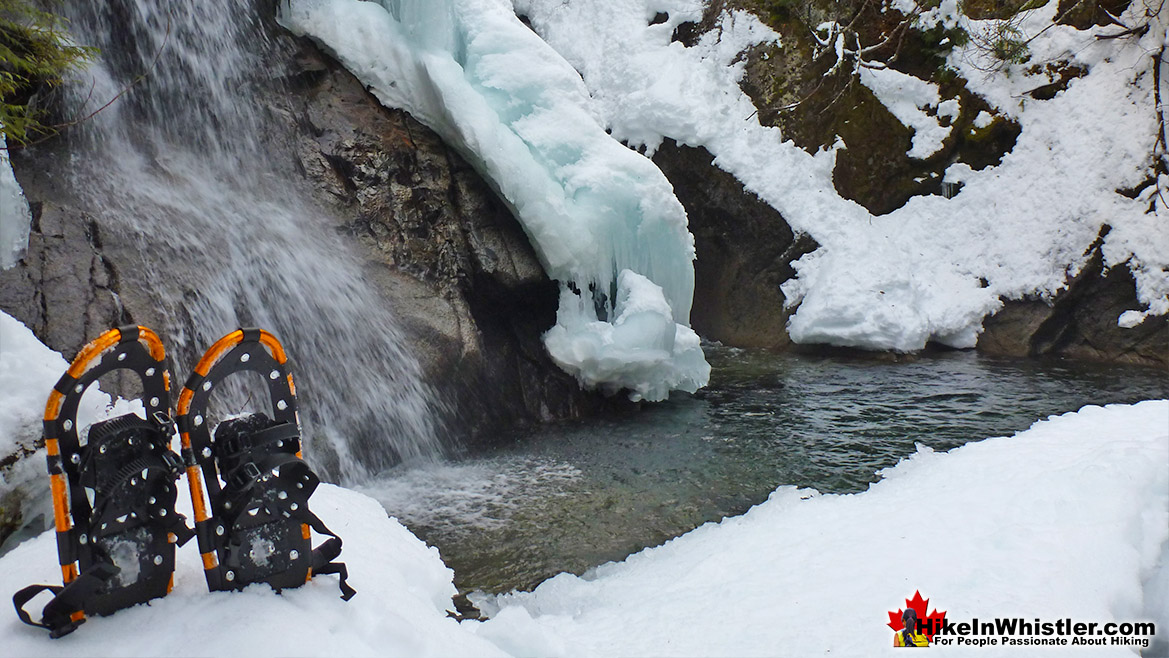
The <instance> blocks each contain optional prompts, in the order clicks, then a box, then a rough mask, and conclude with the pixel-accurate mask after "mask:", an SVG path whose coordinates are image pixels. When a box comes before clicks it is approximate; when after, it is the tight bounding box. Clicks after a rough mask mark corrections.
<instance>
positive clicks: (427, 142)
mask: <svg viewBox="0 0 1169 658" xmlns="http://www.w3.org/2000/svg"><path fill="white" fill-rule="evenodd" d="M297 47H298V49H299V50H298V52H297V55H296V56H295V58H294V61H295V66H294V68H293V71H292V72H291V77H290V80H289V87H290V89H291V93H290V94H289V98H290V100H291V104H292V105H291V107H290V110H291V114H292V116H295V117H298V123H299V135H300V141H299V146H298V149H297V152H298V156H299V159H300V165H301V168H302V169H303V170H304V172H305V175H306V184H308V185H311V186H312V187H313V189H314V191H315V193H316V196H317V197H318V199H319V200H320V201H321V202H322V204H325V205H327V206H330V207H332V208H333V209H335V215H336V216H337V217H338V218H340V224H339V225H338V228H339V230H341V231H343V232H344V233H345V234H347V235H350V236H352V237H353V238H354V242H355V244H356V246H357V248H358V250H359V251H360V253H362V254H363V255H364V256H365V258H366V259H367V262H368V263H369V266H368V268H367V269H368V270H369V272H370V273H371V275H372V277H373V280H374V281H375V282H376V283H378V284H379V286H380V288H381V290H382V291H383V293H384V294H385V295H386V297H387V298H388V299H390V300H391V303H392V304H393V308H394V309H395V311H396V312H397V314H398V316H399V318H400V319H401V320H402V321H403V322H404V323H405V329H406V331H407V333H409V334H410V336H411V340H412V344H413V345H414V346H415V347H416V350H417V352H418V354H419V356H420V358H421V360H422V361H423V365H424V369H425V370H426V372H427V373H428V374H429V377H430V379H431V382H432V384H433V385H434V386H435V387H436V388H438V389H440V390H445V391H446V393H447V395H448V400H449V401H450V402H451V403H452V406H453V407H454V409H455V416H456V417H457V419H458V425H459V426H460V427H461V428H462V429H463V430H465V431H467V432H469V434H470V435H471V436H473V437H474V436H480V435H483V434H485V433H486V431H487V430H490V429H491V428H495V427H498V426H499V425H500V424H507V423H514V422H523V421H527V420H552V419H557V418H566V417H573V416H577V415H580V414H582V413H585V412H587V411H588V410H590V409H595V408H597V407H599V406H604V405H608V404H620V403H618V402H615V401H614V402H606V401H602V400H601V398H600V397H599V396H597V395H595V394H591V393H584V392H582V391H581V390H580V387H579V386H578V385H577V384H576V382H575V380H573V379H572V378H571V377H569V376H568V375H566V374H564V373H563V372H562V371H561V370H559V369H558V368H557V367H556V366H555V365H554V364H553V363H552V362H551V360H550V359H549V358H548V356H547V354H546V352H545V351H544V347H543V345H542V343H541V341H540V336H541V334H542V333H543V332H544V331H546V330H547V329H548V328H549V327H551V326H552V325H553V324H555V319H556V305H557V296H558V288H557V286H556V285H555V284H554V283H553V282H552V281H550V280H549V279H548V277H547V276H546V275H545V274H544V270H543V267H542V266H541V265H540V263H539V261H538V259H537V257H536V254H535V251H534V250H533V249H532V247H531V245H530V244H529V242H528V239H527V237H526V236H525V235H524V232H523V229H522V228H521V226H520V225H519V223H518V222H517V221H516V220H515V218H514V217H512V215H511V213H510V212H509V211H508V209H507V208H506V207H504V205H503V204H502V203H501V202H500V201H499V200H498V198H497V197H496V195H495V193H494V192H493V191H492V190H491V189H490V188H489V187H488V186H487V184H486V183H485V182H484V181H483V179H482V178H480V177H479V175H478V174H477V173H475V171H474V170H473V169H472V168H471V167H470V165H469V164H467V163H466V161H464V160H463V159H462V158H461V157H460V156H459V155H458V154H456V153H455V152H453V151H452V150H450V149H449V148H447V147H446V146H445V145H444V144H443V143H442V141H441V140H440V139H439V138H438V136H437V135H435V134H434V133H433V132H431V131H430V130H429V129H428V128H426V127H425V126H423V125H422V124H420V123H418V122H417V121H415V120H414V119H412V118H411V117H410V116H409V115H408V114H406V113H405V112H401V111H396V110H387V109H385V108H383V107H382V106H381V105H380V104H379V103H378V102H377V100H376V99H375V98H374V97H373V96H372V95H370V94H369V93H368V92H367V91H366V90H365V89H364V88H363V87H362V86H361V84H360V82H358V80H357V79H356V78H354V77H353V76H352V75H350V74H349V73H348V72H347V71H345V70H344V69H343V68H342V67H341V66H340V65H339V64H337V63H335V62H334V61H332V60H331V59H329V58H327V57H325V56H323V55H322V54H321V53H320V52H319V51H318V50H317V49H316V48H315V46H313V45H311V44H310V43H308V42H307V41H302V42H297Z"/></svg>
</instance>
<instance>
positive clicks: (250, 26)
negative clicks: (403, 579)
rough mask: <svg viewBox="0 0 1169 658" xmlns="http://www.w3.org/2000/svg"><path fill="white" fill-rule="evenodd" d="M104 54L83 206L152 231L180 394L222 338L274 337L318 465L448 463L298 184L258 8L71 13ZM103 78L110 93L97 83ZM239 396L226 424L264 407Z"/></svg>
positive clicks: (148, 267)
mask: <svg viewBox="0 0 1169 658" xmlns="http://www.w3.org/2000/svg"><path fill="white" fill-rule="evenodd" d="M70 4H72V5H74V6H73V7H71V8H69V9H68V10H67V11H68V12H69V14H70V15H69V19H70V21H71V23H70V29H71V31H72V33H73V34H74V36H75V38H76V40H77V41H78V42H80V43H83V44H86V45H93V46H97V47H98V48H100V50H101V55H100V56H99V60H98V61H97V62H96V63H95V64H94V65H93V66H91V67H90V69H89V70H87V71H86V72H85V73H86V75H85V76H83V77H84V78H86V79H85V80H84V82H82V83H78V84H76V85H75V86H74V87H73V88H72V89H71V94H72V95H73V96H75V97H76V101H75V103H74V105H75V106H80V105H81V104H82V103H83V102H84V101H85V99H86V98H89V103H88V106H89V108H90V109H92V108H93V107H95V106H98V105H100V104H102V103H104V102H105V101H106V100H108V99H109V98H112V97H114V96H115V95H117V94H118V93H119V91H121V90H125V89H126V88H127V86H128V85H130V84H131V83H132V81H133V80H134V79H135V78H136V77H138V76H141V75H143V74H146V76H145V77H144V78H143V79H142V80H141V81H140V82H139V83H137V84H134V85H133V86H131V87H129V89H128V91H126V93H125V94H124V95H123V96H122V98H121V99H119V101H118V102H116V103H114V104H113V105H111V106H110V107H108V108H107V109H105V110H103V111H102V112H100V113H99V114H98V115H97V116H95V117H94V118H93V119H92V120H90V121H87V122H85V123H83V124H82V125H81V126H79V127H77V128H74V129H72V130H71V132H70V138H71V139H72V140H73V146H74V148H73V153H74V154H75V157H73V158H72V160H71V162H70V164H69V169H70V170H69V172H68V176H69V178H70V180H71V187H73V188H74V189H75V190H77V194H78V195H80V197H81V201H82V203H83V206H84V207H86V208H87V209H88V210H89V212H91V213H93V214H95V215H96V216H98V217H99V218H100V219H101V222H102V223H103V224H105V225H110V226H115V227H117V228H118V229H119V230H120V232H121V233H124V234H126V235H132V236H134V239H136V240H137V245H136V246H137V248H138V251H139V252H140V253H141V262H140V263H138V264H137V265H138V266H139V267H140V268H141V273H140V274H139V273H136V274H135V277H136V279H138V280H143V281H146V282H147V285H149V287H150V289H151V294H152V295H156V296H157V297H158V302H157V303H158V304H159V305H160V307H161V308H160V309H159V310H160V312H161V314H162V316H163V317H164V318H165V320H164V322H165V324H166V326H163V327H158V329H159V330H160V331H161V332H162V333H163V335H164V336H165V337H167V338H168V339H169V344H168V349H169V350H170V351H171V353H172V354H174V356H175V358H174V370H175V372H174V373H173V374H174V375H175V376H176V381H177V382H181V381H183V378H185V376H186V375H187V373H188V372H189V371H190V368H191V367H192V365H193V363H194V361H195V360H196V359H197V358H198V356H199V355H200V354H201V353H202V350H204V349H206V348H207V347H208V346H210V344H211V343H212V342H214V341H215V340H216V339H218V338H219V337H220V336H221V335H223V334H225V333H227V332H228V331H231V330H233V329H235V328H236V327H239V326H249V325H255V326H260V327H264V328H268V329H269V330H271V331H273V332H274V333H275V334H276V335H277V336H278V337H280V338H281V340H282V341H283V342H284V344H285V346H286V347H287V348H288V351H289V353H290V355H291V356H292V358H293V360H294V364H295V366H294V367H295V368H296V373H297V376H298V383H299V384H300V386H298V389H299V390H300V393H301V423H302V428H303V430H304V433H305V436H306V437H307V441H306V445H307V448H308V450H309V452H310V456H311V457H312V458H314V460H316V461H317V463H319V465H320V466H319V467H320V468H321V469H322V470H323V471H324V472H325V473H326V474H327V475H328V476H330V477H332V478H334V479H341V480H345V481H353V480H355V479H360V478H361V477H362V476H364V475H368V474H371V473H376V472H377V471H379V470H382V469H384V468H387V467H389V466H391V465H393V464H395V463H397V462H398V461H399V460H402V461H417V460H426V459H432V458H434V457H436V456H437V455H439V453H440V452H441V446H440V441H439V439H438V438H437V437H438V434H439V432H438V428H437V424H438V423H439V421H437V420H436V419H435V417H436V411H437V410H438V403H437V402H436V401H435V399H434V397H433V395H432V394H431V392H430V391H429V389H428V387H427V386H426V385H425V384H424V383H423V382H422V379H421V369H420V367H419V365H418V362H417V360H416V359H415V358H414V357H413V356H412V355H411V354H410V353H409V351H408V350H407V348H406V347H405V346H404V342H403V338H402V334H401V332H400V331H399V330H398V329H397V328H396V323H395V319H394V317H393V314H392V313H391V312H390V311H389V310H387V309H386V308H384V303H383V302H382V300H381V299H380V298H379V296H378V295H377V293H376V292H375V291H374V290H373V289H372V288H371V287H370V285H369V284H368V283H366V282H365V280H364V278H363V273H362V270H361V266H360V264H359V262H358V260H357V259H356V257H355V256H353V255H351V254H350V253H349V251H348V250H347V248H346V245H345V244H343V243H342V241H341V239H340V238H339V236H338V235H337V232H336V228H335V226H333V225H332V224H330V221H329V217H328V215H327V211H325V210H323V209H321V208H319V207H316V206H315V205H314V203H313V202H312V201H311V200H310V199H309V195H308V193H307V192H305V191H303V190H300V189H297V184H296V182H295V181H296V180H298V177H297V174H296V170H295V164H294V163H295V154H294V152H293V148H292V144H291V143H292V139H291V138H292V135H288V134H283V133H284V131H283V129H282V128H281V126H283V125H285V124H284V123H281V122H278V121H273V120H272V118H271V116H272V113H273V112H274V111H276V110H273V109H272V108H271V107H269V103H268V100H267V99H271V98H275V97H276V96H275V95H276V94H278V93H280V91H281V89H280V82H279V81H278V79H277V77H278V76H275V75H273V74H271V73H270V72H269V71H270V69H271V68H272V63H273V62H281V61H286V60H284V59H282V56H283V54H282V53H281V52H280V47H279V45H278V44H276V43H274V41H273V40H272V39H271V37H270V36H269V35H268V33H267V29H266V27H265V25H263V24H262V21H261V18H260V9H259V8H258V7H257V6H256V5H255V4H253V3H252V2H250V1H247V0H234V1H233V0H200V1H199V2H180V1H178V0H103V1H102V2H85V3H70ZM90 75H92V80H90V79H88V78H89V76H90ZM244 395H245V392H243V391H235V394H234V398H233V399H229V400H226V401H225V404H224V407H225V408H224V409H223V410H222V413H230V412H232V411H241V410H243V409H245V408H247V407H246V406H245V405H246V398H245V397H243V396H244Z"/></svg>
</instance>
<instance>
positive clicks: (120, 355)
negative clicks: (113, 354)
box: [118, 352, 126, 361]
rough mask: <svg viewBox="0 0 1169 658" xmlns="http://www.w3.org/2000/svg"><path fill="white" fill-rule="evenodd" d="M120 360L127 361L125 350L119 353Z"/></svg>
mask: <svg viewBox="0 0 1169 658" xmlns="http://www.w3.org/2000/svg"><path fill="white" fill-rule="evenodd" d="M118 360H119V361H125V360H126V353H125V352H122V353H121V354H119V355H118Z"/></svg>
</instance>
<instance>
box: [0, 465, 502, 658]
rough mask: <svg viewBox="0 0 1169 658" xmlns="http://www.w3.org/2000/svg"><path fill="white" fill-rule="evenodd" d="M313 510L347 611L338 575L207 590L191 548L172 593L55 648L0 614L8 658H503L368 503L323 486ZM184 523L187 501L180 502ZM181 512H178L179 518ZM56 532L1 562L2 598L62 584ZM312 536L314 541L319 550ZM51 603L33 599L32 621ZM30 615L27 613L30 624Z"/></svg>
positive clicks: (425, 552) (430, 559) (442, 578)
mask: <svg viewBox="0 0 1169 658" xmlns="http://www.w3.org/2000/svg"><path fill="white" fill-rule="evenodd" d="M311 503H312V509H313V512H314V513H316V514H317V515H318V516H320V517H321V519H322V520H323V521H324V522H325V524H326V525H328V526H329V528H330V529H332V530H333V531H335V532H336V533H337V534H338V535H340V536H341V537H342V539H343V540H344V542H345V545H344V548H343V550H342V553H341V557H340V559H341V561H343V562H345V563H346V565H347V566H348V569H349V574H350V580H349V582H350V583H351V584H352V585H353V586H354V589H356V590H357V596H355V597H354V598H353V599H351V600H350V601H348V602H345V601H342V600H341V599H340V597H339V592H338V589H337V580H336V577H335V576H330V575H325V576H319V577H317V578H314V579H313V580H312V581H311V582H309V583H308V584H306V585H304V586H302V587H300V588H297V589H294V590H286V591H285V592H284V593H282V594H276V593H275V592H273V591H272V589H271V588H269V587H268V586H267V585H253V586H251V587H249V588H247V589H245V590H243V591H242V592H215V593H211V592H208V591H207V584H206V581H205V580H204V578H203V571H202V568H201V567H202V562H201V561H200V559H199V551H198V547H197V546H196V542H195V541H194V540H192V541H191V542H190V543H188V544H187V545H185V546H182V547H180V548H179V549H178V554H177V557H176V563H177V564H176V570H175V585H174V589H173V590H172V591H171V593H170V594H169V595H167V596H166V597H164V598H162V599H157V600H155V601H152V602H151V603H150V604H149V605H139V606H135V607H133V608H128V609H125V610H120V611H118V612H117V613H116V614H114V615H111V616H109V617H95V618H91V619H89V620H87V621H86V623H85V624H84V625H83V626H82V627H81V628H79V629H78V630H77V631H76V632H74V633H73V634H71V635H69V636H67V637H65V638H63V639H60V640H51V639H49V634H48V633H47V632H45V631H44V630H42V629H39V628H32V627H30V626H25V625H24V624H22V623H21V622H20V620H19V619H17V618H16V615H15V614H14V613H12V612H11V610H10V611H9V612H7V613H5V614H3V615H0V636H3V637H4V642H3V643H2V644H0V655H3V656H32V655H37V656H176V655H179V656H181V655H191V654H192V653H195V654H198V655H217V656H276V655H297V656H335V655H345V656H501V655H506V654H504V653H503V652H502V651H500V650H499V649H498V648H497V647H496V646H494V645H493V644H492V643H491V642H489V641H487V640H484V639H481V638H477V637H475V636H474V635H473V634H472V633H470V632H469V631H468V630H466V629H465V628H462V627H460V625H459V623H458V622H456V621H455V620H453V619H449V618H447V617H446V610H447V609H451V608H453V606H452V604H451V596H453V595H454V594H455V588H454V585H453V584H452V580H451V579H452V572H451V571H450V569H448V568H447V567H446V566H445V565H444V564H443V563H442V560H441V559H439V556H438V551H437V549H434V548H430V547H427V546H426V545H425V544H424V543H422V542H421V541H420V540H419V539H417V538H416V537H414V536H413V535H411V534H410V532H409V531H408V530H406V528H404V527H403V526H402V525H401V524H400V523H398V522H397V521H396V520H393V519H390V518H389V517H387V516H386V513H385V510H384V509H382V507H381V506H380V505H379V504H378V503H377V502H376V501H374V500H373V499H371V498H368V497H366V496H363V495H361V494H358V493H354V492H352V491H347V490H345V489H341V488H339V487H335V486H333V485H329V484H322V485H321V486H320V487H319V488H318V489H317V491H316V492H315V493H314V494H313V497H312V501H311ZM179 506H180V512H182V513H183V514H186V515H187V518H188V519H190V517H191V513H190V498H189V497H187V496H184V495H180V496H179ZM184 507H185V509H184ZM55 541H56V540H55V538H54V537H53V533H52V532H46V533H44V534H42V535H40V536H39V537H37V538H36V539H33V540H30V541H27V542H25V543H23V544H21V545H19V546H17V547H16V548H15V549H13V550H12V552H10V553H8V554H7V555H5V556H4V557H2V558H0V591H3V592H15V591H16V590H18V589H19V588H21V587H24V586H26V585H29V584H31V583H54V582H56V583H59V582H60V578H61V572H60V568H59V567H58V566H57V565H56V562H57V547H56V543H55ZM319 542H320V538H315V539H314V543H319ZM47 600H48V599H47V596H41V597H38V598H36V599H34V600H33V602H32V603H31V604H30V605H29V610H31V611H35V612H39V610H38V609H37V606H38V605H41V606H43V605H44V603H45V602H46V601H47ZM35 612H34V614H35Z"/></svg>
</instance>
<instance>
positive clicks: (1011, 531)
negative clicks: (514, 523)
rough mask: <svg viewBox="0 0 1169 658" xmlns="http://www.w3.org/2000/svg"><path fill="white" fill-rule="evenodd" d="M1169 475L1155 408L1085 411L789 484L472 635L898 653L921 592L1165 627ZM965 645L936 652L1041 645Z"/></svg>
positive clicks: (669, 647)
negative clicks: (866, 471) (877, 477)
mask: <svg viewBox="0 0 1169 658" xmlns="http://www.w3.org/2000/svg"><path fill="white" fill-rule="evenodd" d="M1167 463H1169V401H1165V400H1162V401H1150V402H1142V403H1140V404H1137V405H1134V406H1121V405H1113V406H1108V407H1085V408H1084V409H1082V410H1080V411H1079V412H1078V413H1070V414H1065V415H1063V416H1058V417H1052V418H1050V419H1048V420H1045V421H1041V422H1038V423H1036V424H1035V425H1034V426H1032V427H1031V429H1029V430H1027V431H1024V432H1021V433H1019V434H1017V435H1015V436H1014V437H999V438H993V439H987V440H985V441H980V442H977V443H971V444H968V445H966V446H963V447H961V448H957V449H955V450H952V451H950V452H948V453H936V452H933V451H932V450H930V449H928V448H925V447H923V446H919V448H918V451H917V452H916V453H915V454H914V455H912V456H910V457H909V458H908V459H905V460H903V461H902V462H901V463H900V464H898V465H897V466H896V467H893V468H890V469H886V470H885V471H883V472H882V475H883V476H884V477H883V479H882V480H881V481H880V482H878V483H876V484H874V485H872V486H871V487H870V488H869V490H868V491H866V492H864V493H861V494H853V495H820V494H818V493H816V492H815V491H811V490H806V489H803V490H801V489H795V488H793V487H781V488H780V489H778V490H777V491H775V492H774V493H773V494H772V495H771V496H770V498H769V499H768V500H767V502H765V503H763V504H760V505H757V506H755V507H754V508H752V509H751V510H750V511H748V512H747V513H746V514H745V515H743V516H741V517H736V518H732V519H727V520H724V521H723V522H722V523H719V524H713V523H708V524H706V525H704V526H702V527H700V528H698V529H696V530H694V531H692V532H690V533H688V534H686V535H683V536H682V537H679V538H677V539H674V540H672V541H670V542H667V543H666V544H664V545H662V546H660V547H657V548H651V549H647V550H645V551H642V552H641V553H638V554H636V555H633V556H630V557H629V558H627V559H626V560H625V561H623V562H620V563H610V564H606V565H602V566H601V567H598V568H596V569H594V570H593V571H591V572H589V573H587V574H585V575H584V576H583V577H577V576H572V575H568V574H561V575H559V576H557V577H555V578H553V579H551V580H548V581H545V582H544V583H543V584H541V585H540V586H539V587H538V588H536V589H535V591H533V592H531V593H511V594H505V595H502V596H499V597H496V598H485V599H484V600H483V604H484V606H485V608H486V610H487V611H488V612H490V613H493V615H494V616H493V619H492V620H491V621H488V622H487V623H485V624H483V625H482V627H481V628H480V630H479V635H481V636H483V637H486V638H488V639H492V640H494V641H496V642H497V643H498V644H499V645H500V646H503V647H505V648H508V649H509V650H511V651H513V652H515V653H517V654H520V655H540V654H544V655H575V656H593V655H597V656H604V655H723V656H726V655H734V656H750V655H776V654H783V655H792V656H811V655H834V656H836V655H841V656H871V655H875V654H876V653H877V652H879V651H880V650H881V649H882V648H883V647H888V646H891V645H892V631H891V630H890V629H889V628H888V627H886V626H885V623H886V622H888V617H887V614H886V613H887V611H890V610H893V611H896V610H899V609H900V608H901V607H903V605H904V600H905V599H906V598H910V597H912V596H913V594H914V592H915V591H920V592H921V593H922V595H923V596H925V597H927V598H929V599H930V601H931V603H930V605H931V607H933V606H937V608H938V609H940V610H946V611H947V618H948V619H951V620H954V621H960V620H970V619H971V618H974V617H977V618H979V619H982V620H986V619H991V618H994V617H1016V616H1018V617H1024V618H1028V619H1033V618H1035V617H1040V618H1044V619H1057V618H1065V617H1072V618H1074V619H1076V620H1085V621H1088V620H1099V621H1109V620H1147V619H1150V618H1151V619H1153V620H1155V621H1156V622H1157V623H1158V627H1159V628H1161V629H1164V628H1166V627H1167V626H1169V614H1167V613H1169V608H1167V607H1165V606H1163V605H1159V603H1158V601H1164V594H1165V591H1166V586H1167V583H1166V582H1165V577H1166V575H1169V572H1167V571H1166V565H1167V564H1169V469H1167V468H1166V464H1167ZM1142 583H1143V584H1144V586H1145V587H1146V588H1147V590H1148V592H1149V594H1150V598H1149V600H1145V597H1144V595H1143V594H1142ZM1157 596H1160V597H1161V598H1159V599H1158V598H1156V597H1157ZM826 620H835V621H832V622H831V623H828V622H826ZM1160 633H1161V637H1164V631H1163V630H1161V631H1160ZM964 649H965V651H963V648H954V647H947V648H946V650H947V651H948V652H950V651H953V652H954V653H955V655H976V656H997V655H1012V656H1013V655H1031V654H1035V653H1044V652H1043V651H1042V650H1041V649H1034V650H1032V651H1027V650H1025V649H1018V648H1014V649H1011V650H1004V649H1002V648H1001V647H1000V648H999V649H998V650H997V651H996V650H994V649H993V648H973V649H972V648H969V647H966V648H964ZM1065 651H1066V649H1065ZM948 655H949V654H948ZM1092 655H1093V656H1111V655H1118V656H1129V655H1133V651H1132V649H1129V648H1125V647H1097V648H1095V649H1094V650H1093V652H1092Z"/></svg>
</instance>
